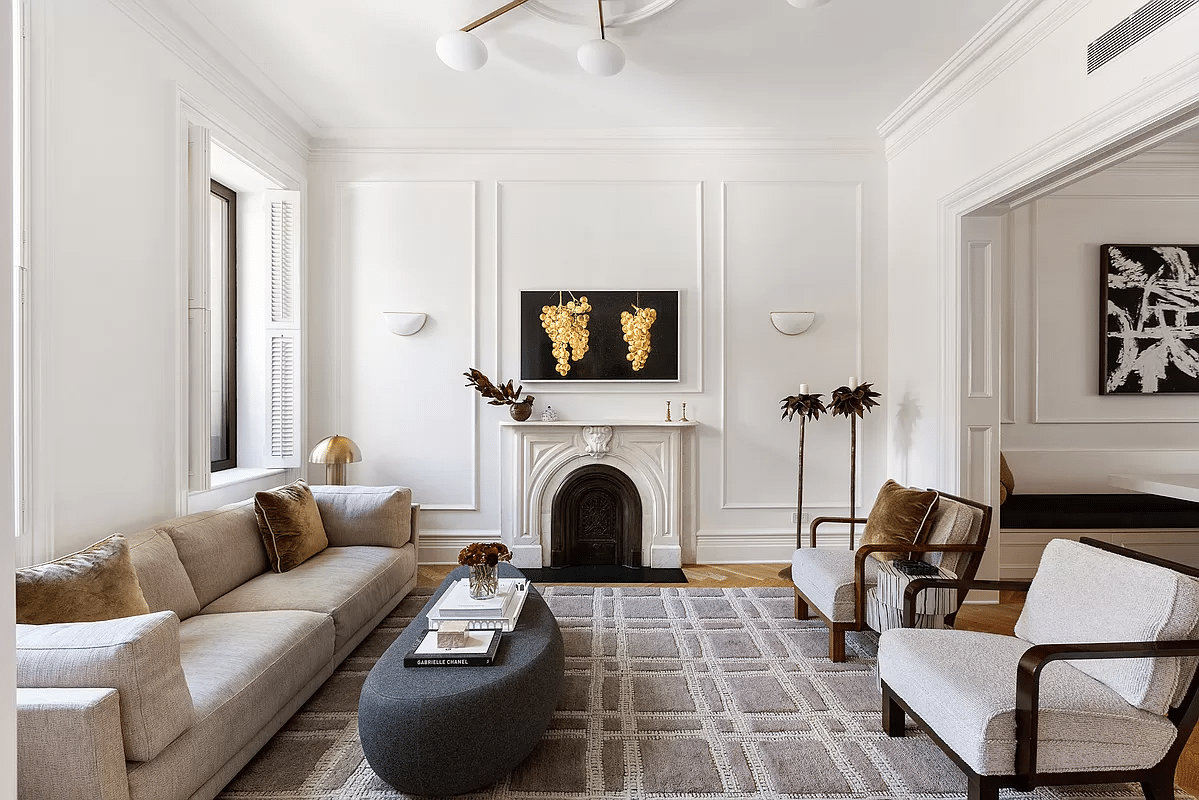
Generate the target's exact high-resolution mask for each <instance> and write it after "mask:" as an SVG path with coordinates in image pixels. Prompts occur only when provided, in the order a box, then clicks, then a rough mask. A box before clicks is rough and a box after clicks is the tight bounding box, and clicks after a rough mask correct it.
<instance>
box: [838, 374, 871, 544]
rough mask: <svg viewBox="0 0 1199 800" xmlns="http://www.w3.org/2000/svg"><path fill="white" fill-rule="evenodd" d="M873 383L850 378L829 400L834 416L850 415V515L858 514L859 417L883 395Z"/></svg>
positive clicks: (851, 536) (850, 533)
mask: <svg viewBox="0 0 1199 800" xmlns="http://www.w3.org/2000/svg"><path fill="white" fill-rule="evenodd" d="M873 385H874V384H872V383H863V384H861V385H860V386H859V385H858V379H857V378H856V377H853V378H850V379H849V385H848V386H840V387H838V388H836V389H834V390H833V399H832V400H830V401H829V409H828V410H829V411H830V412H831V413H832V415H833V416H834V417H836V416H842V417H849V516H851V517H854V516H857V458H858V422H857V421H858V417H861V416H862V415H864V414H865V413H866V412H867V411H869V410H870V409H871V408H873V407H874V406H877V405H878V403H877V402H875V400H874V398H876V397H882V395H881V394H879V393H878V392H874V391H871V389H870V387H871V386H873ZM853 528H854V524H853V523H852V522H850V523H849V541H850V542H851V543H852V542H853Z"/></svg>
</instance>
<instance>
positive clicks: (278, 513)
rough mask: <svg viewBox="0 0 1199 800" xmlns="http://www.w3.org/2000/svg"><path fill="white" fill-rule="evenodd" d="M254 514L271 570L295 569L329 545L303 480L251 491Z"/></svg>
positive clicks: (313, 501) (314, 504)
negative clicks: (264, 489) (275, 487)
mask: <svg viewBox="0 0 1199 800" xmlns="http://www.w3.org/2000/svg"><path fill="white" fill-rule="evenodd" d="M254 513H255V514H256V515H257V517H258V532H259V533H260V534H262V543H263V544H264V545H265V546H266V556H267V558H268V559H270V562H271V569H273V570H274V571H275V572H287V571H289V570H292V569H295V568H296V567H297V566H299V565H300V564H303V563H304V562H305V561H307V560H308V559H310V558H312V557H313V556H314V555H316V554H317V553H319V552H320V551H322V550H324V549H325V548H326V547H328V546H329V538H328V537H327V536H326V535H325V526H324V523H323V522H321V512H320V509H318V508H317V506H316V499H315V498H314V497H313V496H312V492H311V491H309V489H308V484H306V483H304V481H296V482H295V483H290V484H288V485H287V486H280V487H278V488H277V489H271V490H269V491H265V492H257V493H255V495H254Z"/></svg>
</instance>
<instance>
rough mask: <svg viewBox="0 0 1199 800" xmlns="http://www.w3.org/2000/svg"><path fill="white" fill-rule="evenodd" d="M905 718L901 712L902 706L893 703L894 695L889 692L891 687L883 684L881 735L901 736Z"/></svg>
mask: <svg viewBox="0 0 1199 800" xmlns="http://www.w3.org/2000/svg"><path fill="white" fill-rule="evenodd" d="M906 719H907V717H906V715H905V714H904V712H903V706H901V705H899V703H897V702H896V701H895V695H894V694H893V693H892V692H891V687H890V686H888V685H887V684H885V683H884V684H883V733H885V734H887V735H888V736H892V737H895V736H903V734H904V723H905V721H906Z"/></svg>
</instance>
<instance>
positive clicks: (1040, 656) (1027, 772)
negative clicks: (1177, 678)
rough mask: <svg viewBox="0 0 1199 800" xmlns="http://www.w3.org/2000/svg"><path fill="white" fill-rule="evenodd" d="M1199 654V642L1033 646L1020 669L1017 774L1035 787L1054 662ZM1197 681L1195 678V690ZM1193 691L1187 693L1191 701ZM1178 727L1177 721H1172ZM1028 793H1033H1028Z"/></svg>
mask: <svg viewBox="0 0 1199 800" xmlns="http://www.w3.org/2000/svg"><path fill="white" fill-rule="evenodd" d="M1196 655H1199V641H1196V640H1193V639H1189V640H1188V639H1170V640H1166V641H1160V642H1087V643H1074V642H1070V643H1062V644H1038V645H1033V646H1032V647H1030V648H1029V649H1028V650H1026V651H1025V653H1024V655H1023V656H1021V657H1020V663H1019V664H1018V665H1017V666H1016V775H1017V777H1019V778H1021V779H1022V781H1023V782H1024V783H1025V784H1026V785H1030V786H1031V782H1032V778H1033V776H1034V774H1035V773H1036V769H1037V726H1038V723H1039V714H1040V692H1041V671H1042V670H1043V669H1045V666H1046V665H1047V664H1049V663H1051V662H1053V661H1070V660H1077V659H1088V660H1089V659H1096V658H1147V657H1152V658H1181V657H1184V656H1196ZM1194 682H1195V678H1192V679H1191V684H1192V686H1191V689H1192V690H1193V688H1194ZM1192 694H1193V691H1188V692H1187V697H1188V698H1189V699H1192V700H1193V698H1192V697H1191V695H1192ZM1171 722H1174V723H1175V724H1177V722H1178V721H1177V720H1175V719H1171ZM1024 791H1031V789H1029V790H1024Z"/></svg>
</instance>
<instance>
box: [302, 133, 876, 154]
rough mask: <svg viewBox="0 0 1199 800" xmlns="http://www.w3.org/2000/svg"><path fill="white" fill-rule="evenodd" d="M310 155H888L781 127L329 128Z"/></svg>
mask: <svg viewBox="0 0 1199 800" xmlns="http://www.w3.org/2000/svg"><path fill="white" fill-rule="evenodd" d="M310 148H311V159H312V160H313V161H333V160H337V159H339V158H343V157H346V156H354V155H363V154H379V155H412V154H437V153H500V154H518V153H571V154H589V153H595V154H603V153H623V154H636V153H647V154H677V153H685V154H688V155H703V154H708V153H713V154H719V153H730V152H738V153H745V152H753V153H763V154H777V155H811V156H849V157H862V156H879V155H881V154H882V142H881V140H879V139H875V138H812V137H805V136H803V135H802V134H800V133H798V132H796V131H789V130H783V129H774V128H586V129H568V128H562V129H546V128H528V129H526V128H342V129H334V128H326V129H322V130H321V131H320V134H319V135H318V136H316V137H314V138H313V139H312V141H311V143H310Z"/></svg>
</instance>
